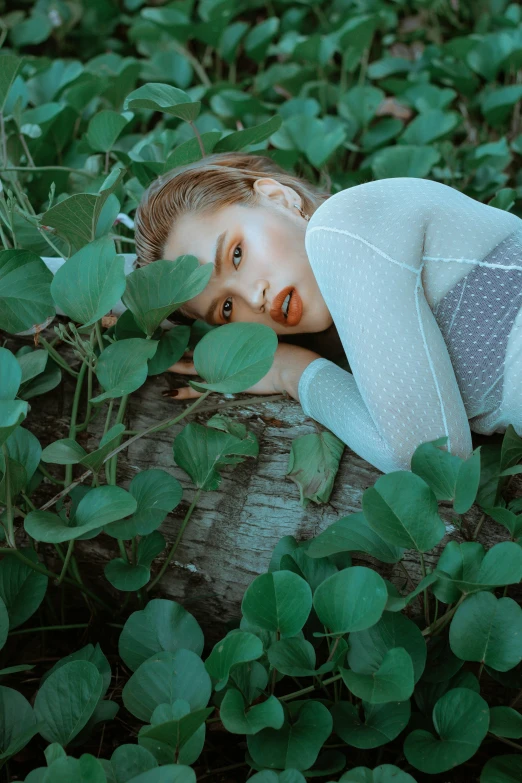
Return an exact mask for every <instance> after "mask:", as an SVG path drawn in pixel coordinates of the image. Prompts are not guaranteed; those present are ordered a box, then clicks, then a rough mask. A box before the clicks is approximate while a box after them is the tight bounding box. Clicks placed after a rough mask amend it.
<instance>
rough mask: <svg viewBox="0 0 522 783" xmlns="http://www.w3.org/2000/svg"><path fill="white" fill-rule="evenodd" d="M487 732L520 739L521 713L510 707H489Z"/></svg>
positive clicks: (521, 732) (521, 733)
mask: <svg viewBox="0 0 522 783" xmlns="http://www.w3.org/2000/svg"><path fill="white" fill-rule="evenodd" d="M489 732H490V734H495V736H497V737H509V738H510V739H520V738H521V737H522V715H521V714H520V713H519V712H517V711H516V710H514V709H513V708H512V707H491V708H490V710H489Z"/></svg>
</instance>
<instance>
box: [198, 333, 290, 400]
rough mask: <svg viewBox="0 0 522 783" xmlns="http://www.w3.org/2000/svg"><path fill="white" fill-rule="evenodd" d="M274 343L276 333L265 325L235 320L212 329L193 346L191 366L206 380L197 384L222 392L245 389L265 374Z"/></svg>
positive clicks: (272, 355) (274, 346)
mask: <svg viewBox="0 0 522 783" xmlns="http://www.w3.org/2000/svg"><path fill="white" fill-rule="evenodd" d="M277 344H278V342H277V335H276V333H275V332H274V330H273V329H271V328H270V327H269V326H265V325H264V324H256V323H250V322H246V323H245V322H243V323H242V322H236V323H230V324H225V325H224V326H220V327H218V328H217V329H212V330H211V331H210V332H207V334H206V335H205V336H204V337H203V339H201V340H200V341H199V342H198V344H197V345H196V347H195V349H194V355H193V360H194V367H195V368H196V371H197V373H198V375H200V376H201V377H202V378H204V379H205V382H204V383H201V382H200V381H198V382H197V385H198V387H201V388H203V389H210V390H211V391H217V392H221V393H222V394H234V393H237V392H242V391H245V390H246V389H248V388H250V386H253V385H254V384H256V383H257V382H258V381H260V380H261V379H262V378H264V376H265V375H266V374H267V373H268V371H269V370H270V368H271V366H272V364H273V362H274V356H275V352H276V349H277ZM218 359H219V360H218Z"/></svg>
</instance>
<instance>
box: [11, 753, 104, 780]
mask: <svg viewBox="0 0 522 783" xmlns="http://www.w3.org/2000/svg"><path fill="white" fill-rule="evenodd" d="M26 780H27V781H30V778H26ZM41 780H42V783H70V781H71V780H74V781H76V782H77V783H106V777H105V773H104V771H103V766H102V763H101V761H99V760H98V759H97V758H95V757H94V756H91V754H90V753H84V754H83V755H82V756H80V758H79V759H75V758H72V757H71V756H66V757H63V758H58V759H56V760H55V761H53V762H52V763H51V764H50V765H49V768H48V770H47V771H46V772H45V774H44V776H43V778H42V779H41Z"/></svg>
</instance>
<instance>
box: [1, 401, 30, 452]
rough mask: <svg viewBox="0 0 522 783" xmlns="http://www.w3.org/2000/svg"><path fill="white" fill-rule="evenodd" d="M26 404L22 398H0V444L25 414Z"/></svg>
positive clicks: (21, 420)
mask: <svg viewBox="0 0 522 783" xmlns="http://www.w3.org/2000/svg"><path fill="white" fill-rule="evenodd" d="M28 408H29V406H28V404H27V403H26V402H24V401H22V400H0V446H1V445H2V444H3V443H5V441H6V440H7V439H8V438H9V436H10V435H11V433H12V432H14V430H15V429H16V428H17V427H18V425H19V424H21V423H22V422H23V420H24V419H25V417H26V416H27V411H28Z"/></svg>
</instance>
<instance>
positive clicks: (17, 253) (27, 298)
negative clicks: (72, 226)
mask: <svg viewBox="0 0 522 783" xmlns="http://www.w3.org/2000/svg"><path fill="white" fill-rule="evenodd" d="M52 280H53V274H52V272H51V271H49V269H47V267H46V265H45V264H44V262H43V261H42V259H41V258H40V256H38V255H36V253H33V252H31V251H30V250H20V249H16V250H2V251H0V329H4V330H5V331H6V332H9V333H10V334H16V333H17V332H23V331H25V330H26V329H30V328H31V327H32V326H34V325H35V324H41V323H44V321H46V320H47V318H50V317H52V316H53V315H54V314H55V307H54V302H53V299H52V296H51V282H52Z"/></svg>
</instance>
